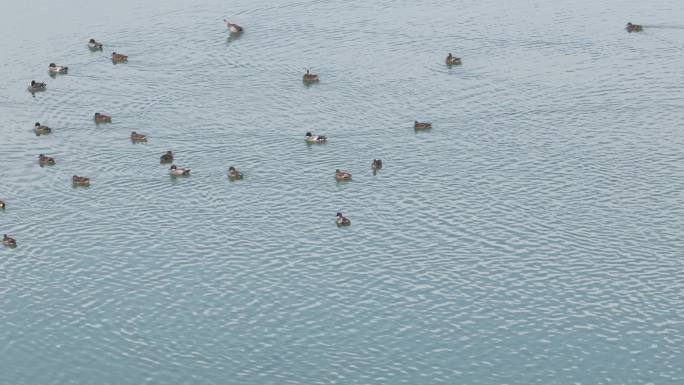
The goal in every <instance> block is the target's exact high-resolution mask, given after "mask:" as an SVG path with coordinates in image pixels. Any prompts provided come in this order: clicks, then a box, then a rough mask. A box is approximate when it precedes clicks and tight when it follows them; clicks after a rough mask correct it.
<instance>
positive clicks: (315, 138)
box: [304, 132, 328, 143]
mask: <svg viewBox="0 0 684 385" xmlns="http://www.w3.org/2000/svg"><path fill="white" fill-rule="evenodd" d="M304 140H306V141H307V143H325V142H326V141H327V140H328V138H326V137H325V136H324V135H313V134H312V133H310V132H307V133H306V135H305V136H304Z"/></svg>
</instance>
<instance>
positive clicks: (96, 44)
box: [88, 39, 102, 51]
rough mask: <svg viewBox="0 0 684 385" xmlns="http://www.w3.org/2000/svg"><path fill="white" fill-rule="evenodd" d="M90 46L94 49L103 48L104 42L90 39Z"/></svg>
mask: <svg viewBox="0 0 684 385" xmlns="http://www.w3.org/2000/svg"><path fill="white" fill-rule="evenodd" d="M88 48H90V49H91V50H93V51H95V50H101V49H102V43H98V42H96V41H95V39H90V41H88Z"/></svg>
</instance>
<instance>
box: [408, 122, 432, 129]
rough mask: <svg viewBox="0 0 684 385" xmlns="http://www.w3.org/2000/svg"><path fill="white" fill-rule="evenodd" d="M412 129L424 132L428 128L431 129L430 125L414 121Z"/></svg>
mask: <svg viewBox="0 0 684 385" xmlns="http://www.w3.org/2000/svg"><path fill="white" fill-rule="evenodd" d="M413 128H415V129H416V130H426V129H428V128H432V123H427V122H419V121H417V120H415V121H413Z"/></svg>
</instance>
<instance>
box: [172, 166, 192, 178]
mask: <svg viewBox="0 0 684 385" xmlns="http://www.w3.org/2000/svg"><path fill="white" fill-rule="evenodd" d="M169 172H170V173H171V175H172V176H182V175H190V169H188V168H180V167H177V166H176V165H175V164H172V165H171V168H169Z"/></svg>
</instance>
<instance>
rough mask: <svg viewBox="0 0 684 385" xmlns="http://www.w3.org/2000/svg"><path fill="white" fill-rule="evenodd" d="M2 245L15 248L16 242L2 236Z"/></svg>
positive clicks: (5, 235) (6, 236)
mask: <svg viewBox="0 0 684 385" xmlns="http://www.w3.org/2000/svg"><path fill="white" fill-rule="evenodd" d="M2 244H3V245H5V246H7V247H17V241H16V239H14V238H12V237H10V236H9V235H7V234H3V237H2Z"/></svg>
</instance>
